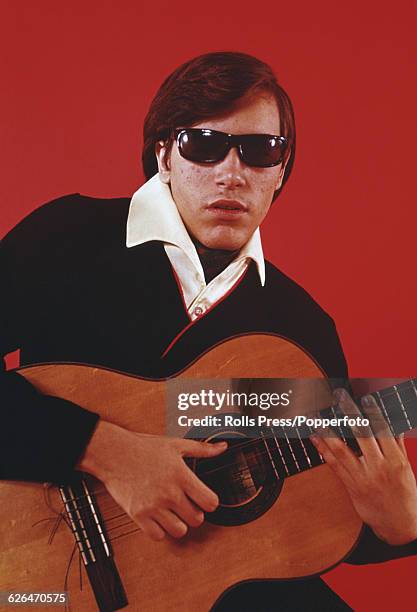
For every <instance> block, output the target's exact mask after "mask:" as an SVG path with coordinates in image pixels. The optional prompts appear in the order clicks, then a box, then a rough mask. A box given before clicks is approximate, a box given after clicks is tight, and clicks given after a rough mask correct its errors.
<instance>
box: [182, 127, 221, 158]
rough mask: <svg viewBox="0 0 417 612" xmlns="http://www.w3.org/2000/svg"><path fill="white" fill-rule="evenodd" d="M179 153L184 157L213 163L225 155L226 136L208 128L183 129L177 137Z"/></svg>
mask: <svg viewBox="0 0 417 612" xmlns="http://www.w3.org/2000/svg"><path fill="white" fill-rule="evenodd" d="M178 147H179V150H180V153H181V155H182V156H183V157H185V158H186V159H189V160H190V161H195V162H202V163H214V162H217V161H220V160H221V159H223V157H225V155H226V153H227V149H228V145H227V137H226V136H225V135H224V134H221V133H219V132H212V131H210V130H191V129H190V130H184V131H182V132H180V135H179V139H178Z"/></svg>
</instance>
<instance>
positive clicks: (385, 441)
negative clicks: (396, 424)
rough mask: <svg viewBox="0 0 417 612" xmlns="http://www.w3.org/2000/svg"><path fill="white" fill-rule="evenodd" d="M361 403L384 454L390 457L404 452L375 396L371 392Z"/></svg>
mask: <svg viewBox="0 0 417 612" xmlns="http://www.w3.org/2000/svg"><path fill="white" fill-rule="evenodd" d="M361 403H362V407H363V411H364V414H365V416H366V417H367V418H368V419H369V421H370V424H371V427H372V431H373V433H374V436H375V438H376V439H377V441H378V444H379V447H380V448H381V451H382V454H383V455H384V456H386V457H390V456H394V455H395V454H398V452H402V451H401V448H400V447H399V446H398V444H397V441H396V439H395V436H394V434H393V433H392V431H391V429H390V427H389V425H388V422H387V421H386V419H385V417H384V415H383V413H382V410H381V408H380V406H379V405H378V403H377V401H376V399H375V398H374V396H373V395H371V394H369V395H365V396H364V397H363V398H362V400H361Z"/></svg>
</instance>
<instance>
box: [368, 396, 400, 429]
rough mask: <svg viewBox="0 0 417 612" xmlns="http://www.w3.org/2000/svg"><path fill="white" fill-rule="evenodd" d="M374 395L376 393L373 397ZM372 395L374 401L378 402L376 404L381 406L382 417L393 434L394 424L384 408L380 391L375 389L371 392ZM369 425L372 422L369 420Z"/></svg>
mask: <svg viewBox="0 0 417 612" xmlns="http://www.w3.org/2000/svg"><path fill="white" fill-rule="evenodd" d="M375 395H376V397H375ZM372 396H373V397H374V399H375V400H376V403H377V404H378V406H380V408H382V412H383V415H384V418H385V420H386V422H387V423H388V425H389V428H390V430H391V433H392V434H394V435H395V429H394V425H393V423H392V422H391V419H390V418H389V415H388V411H387V408H386V406H385V404H384V402H383V401H382V397H381V393H380V391H376V392H375V393H373V394H372ZM378 400H379V401H378ZM371 426H372V422H371Z"/></svg>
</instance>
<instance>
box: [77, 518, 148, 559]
mask: <svg viewBox="0 0 417 612" xmlns="http://www.w3.org/2000/svg"><path fill="white" fill-rule="evenodd" d="M102 516H103V520H104V521H105V522H107V521H108V519H106V518H105V516H104V512H103V513H102ZM113 518H123V519H124V518H128V519H129V520H128V522H125V523H121V524H119V525H116V526H114V527H112V528H110V529H109V530H106V531H107V533H110V532H111V531H113V532H114V531H116V530H118V529H122V528H123V527H127V526H130V525H135V522H134V521H133V519H131V518H130V517H129V515H127V514H126V513H124V512H122V513H121V514H120V515H118V517H113ZM87 520H88V519H87ZM89 522H90V525H91V521H89ZM93 526H95V525H93ZM141 531H143V530H142V529H141V528H140V527H136V528H135V529H132V530H131V531H128V532H125V533H121V534H119V535H116V536H114V537H109V542H114V541H116V540H118V539H120V538H123V537H128V536H130V535H133V534H135V533H138V532H141ZM94 540H95V541H94ZM92 541H93V542H94V544H95V546H93V547H92V549H93V550H94V548H97V547H100V546H101V541H100V540H98V538H97V537H94V535H93V538H92Z"/></svg>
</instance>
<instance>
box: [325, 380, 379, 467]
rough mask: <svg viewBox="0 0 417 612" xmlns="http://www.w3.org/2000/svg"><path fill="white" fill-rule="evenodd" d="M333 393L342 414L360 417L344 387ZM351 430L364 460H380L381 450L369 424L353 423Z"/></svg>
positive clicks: (360, 414) (359, 412)
mask: <svg viewBox="0 0 417 612" xmlns="http://www.w3.org/2000/svg"><path fill="white" fill-rule="evenodd" d="M333 395H334V397H335V399H336V401H337V404H338V406H339V408H340V410H341V412H342V413H343V414H344V415H346V416H349V417H352V418H357V417H362V413H361V411H360V410H359V408H358V407H357V406H356V404H355V402H354V401H353V400H352V398H351V397H350V395H349V393H348V392H347V391H346V390H345V389H335V391H334V392H333ZM351 430H352V433H353V435H354V436H355V439H356V441H357V443H358V445H359V448H360V450H361V452H362V455H363V457H364V459H365V461H366V462H367V463H368V462H375V461H377V460H381V458H382V452H381V449H380V447H379V445H378V442H377V441H376V439H375V437H374V435H373V432H372V429H371V428H370V427H369V426H357V425H355V426H353V427H351Z"/></svg>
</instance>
